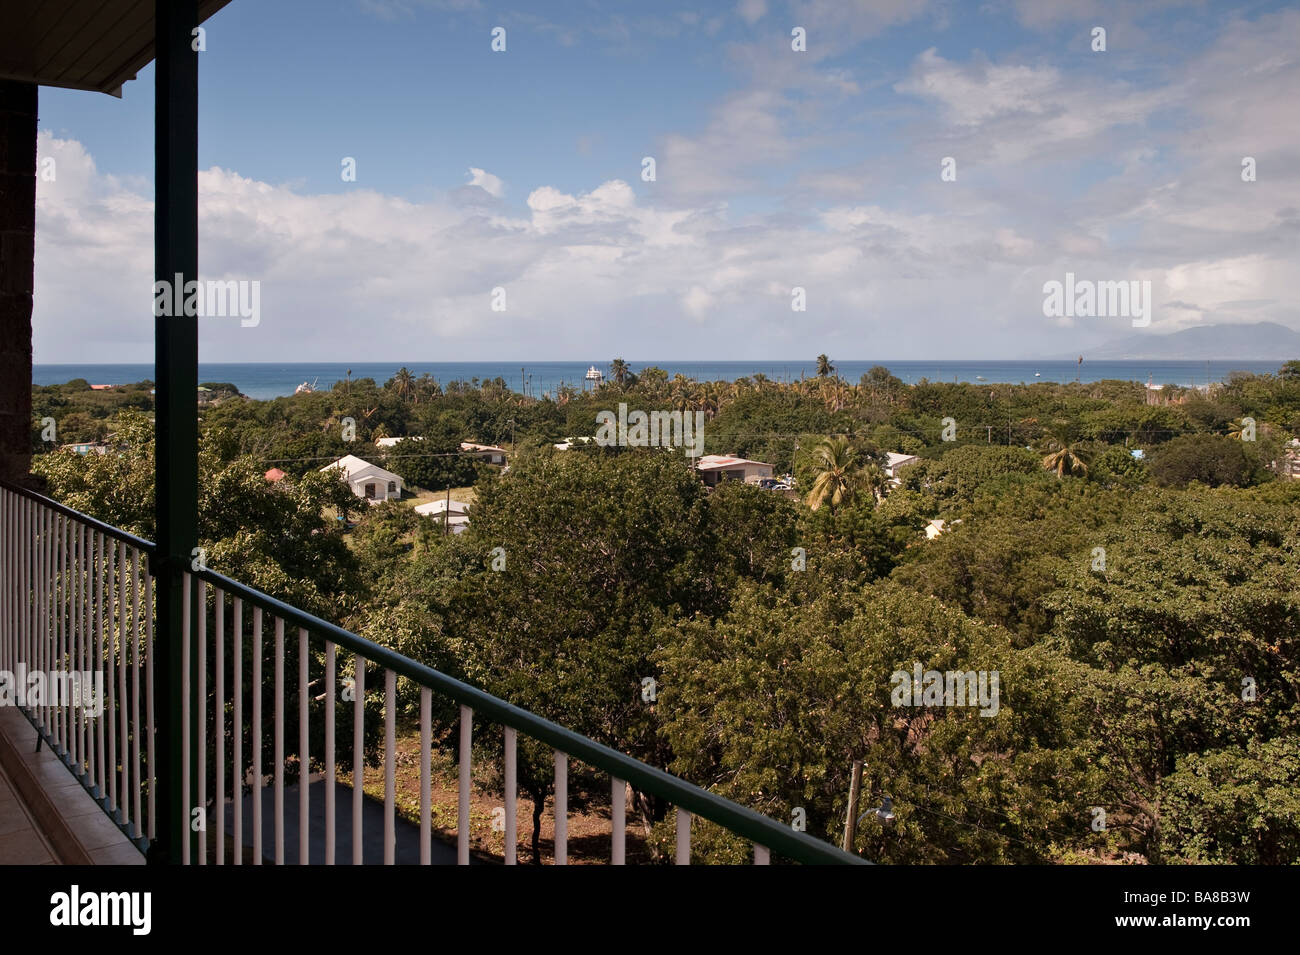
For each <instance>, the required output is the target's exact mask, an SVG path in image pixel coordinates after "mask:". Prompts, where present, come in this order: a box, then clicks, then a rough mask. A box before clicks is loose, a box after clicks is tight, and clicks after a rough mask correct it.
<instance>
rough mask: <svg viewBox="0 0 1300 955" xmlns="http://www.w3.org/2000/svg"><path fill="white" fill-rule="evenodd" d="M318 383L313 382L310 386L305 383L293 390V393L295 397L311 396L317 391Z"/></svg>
mask: <svg viewBox="0 0 1300 955" xmlns="http://www.w3.org/2000/svg"><path fill="white" fill-rule="evenodd" d="M316 381H320V379H319V378H317V379H316ZM316 381H313V382H312V383H311V384H310V385H309V384H307V382H305V381H304V382H303V383H302V384H301V385H299V386H298V387H297V388H295V389H293V393H294V394H295V395H309V394H311V393H312V392H313V391H315V390H316Z"/></svg>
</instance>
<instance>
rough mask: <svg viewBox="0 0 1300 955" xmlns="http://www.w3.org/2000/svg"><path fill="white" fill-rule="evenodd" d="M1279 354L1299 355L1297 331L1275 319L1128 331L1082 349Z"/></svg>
mask: <svg viewBox="0 0 1300 955" xmlns="http://www.w3.org/2000/svg"><path fill="white" fill-rule="evenodd" d="M1279 355H1300V332H1296V331H1293V330H1292V329H1290V328H1287V327H1286V326H1285V325H1279V324H1277V323H1276V322H1254V323H1251V324H1248V325H1198V326H1197V327H1195V328H1185V329H1183V330H1182V331H1180V332H1172V333H1170V334H1167V335H1157V334H1151V333H1146V334H1136V335H1128V336H1126V337H1124V338H1118V339H1115V340H1114V341H1111V342H1107V343H1106V344H1104V345H1099V346H1097V347H1095V348H1092V349H1090V350H1088V351H1086V352H1084V359H1085V360H1105V361H1133V360H1151V361H1266V360H1268V359H1271V358H1276V357H1278V356H1279ZM1062 357H1070V356H1062Z"/></svg>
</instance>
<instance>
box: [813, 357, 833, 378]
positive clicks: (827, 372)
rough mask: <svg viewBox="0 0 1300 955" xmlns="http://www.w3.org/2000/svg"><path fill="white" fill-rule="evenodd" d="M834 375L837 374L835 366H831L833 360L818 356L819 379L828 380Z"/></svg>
mask: <svg viewBox="0 0 1300 955" xmlns="http://www.w3.org/2000/svg"><path fill="white" fill-rule="evenodd" d="M833 374H835V366H834V365H832V364H831V360H830V359H829V358H827V357H826V356H825V355H818V356H817V377H818V378H828V377H830V376H831V375H833Z"/></svg>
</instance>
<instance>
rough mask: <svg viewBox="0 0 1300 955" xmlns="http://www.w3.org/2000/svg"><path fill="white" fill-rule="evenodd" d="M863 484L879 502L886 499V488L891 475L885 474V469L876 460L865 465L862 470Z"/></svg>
mask: <svg viewBox="0 0 1300 955" xmlns="http://www.w3.org/2000/svg"><path fill="white" fill-rule="evenodd" d="M860 478H861V481H862V486H863V488H864V489H865V490H868V491H870V492H871V496H872V497H874V498H875V499H876V503H877V504H879V503H880V502H881V501H883V500H884V499H885V488H886V487H888V486H889V476H888V475H887V474H885V469H884V468H882V467H881V466H880V465H879V464H877V463H876V462H875V461H872V462H870V463H868V464H865V465H863V467H862V470H861V472H860Z"/></svg>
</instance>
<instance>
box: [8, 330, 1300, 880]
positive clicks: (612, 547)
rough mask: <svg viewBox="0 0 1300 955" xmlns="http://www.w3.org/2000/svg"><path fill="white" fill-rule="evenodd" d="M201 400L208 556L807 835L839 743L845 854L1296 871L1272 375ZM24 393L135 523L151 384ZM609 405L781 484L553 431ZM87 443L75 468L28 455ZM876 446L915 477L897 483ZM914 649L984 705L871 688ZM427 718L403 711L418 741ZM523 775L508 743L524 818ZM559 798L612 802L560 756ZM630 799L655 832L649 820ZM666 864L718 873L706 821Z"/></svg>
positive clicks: (726, 844)
mask: <svg viewBox="0 0 1300 955" xmlns="http://www.w3.org/2000/svg"><path fill="white" fill-rule="evenodd" d="M823 358H825V356H823ZM213 392H214V394H215V395H216V397H215V398H214V399H212V401H211V403H209V404H206V405H205V406H204V407H203V408H202V410H201V419H202V425H203V447H202V454H201V460H200V472H201V475H202V488H201V495H202V505H201V507H202V523H201V527H200V544H201V545H202V546H204V547H205V548H206V549H207V551H208V562H209V565H210V566H212V567H214V568H215V569H217V570H219V571H221V572H222V573H226V574H228V575H230V576H232V577H237V578H240V579H243V580H246V581H247V582H248V583H250V584H252V585H254V586H257V587H259V588H260V589H263V590H265V591H267V592H269V593H271V594H273V595H275V596H278V597H282V598H283V599H285V600H288V601H290V602H292V603H295V604H297V605H299V606H302V607H304V608H305V609H308V610H310V611H312V612H314V613H317V614H319V615H321V616H324V617H327V618H331V619H334V620H337V621H339V622H340V623H342V624H344V625H345V626H349V627H350V628H352V629H354V630H356V631H357V632H359V633H362V634H363V635H365V636H368V637H369V638H371V639H373V640H376V641H378V642H382V643H386V644H388V645H390V646H392V647H394V648H395V649H397V650H398V651H400V652H402V653H404V654H407V655H408V656H411V657H414V658H416V659H418V660H420V661H422V662H425V663H428V664H429V665H431V666H434V667H437V668H438V669H441V670H443V671H445V672H448V673H451V674H453V675H455V676H458V677H460V678H462V679H465V680H468V681H470V682H472V683H475V684H477V685H479V686H482V687H484V688H485V689H487V690H489V691H490V692H492V693H494V694H497V695H499V696H502V697H504V698H506V699H509V700H511V701H512V702H514V703H516V704H518V705H521V706H524V707H526V708H528V709H530V710H532V711H534V712H537V713H540V714H542V715H544V716H547V717H550V718H552V719H555V720H557V721H558V722H561V723H563V724H565V725H567V726H569V727H571V728H572V729H574V730H576V731H578V732H581V733H584V734H586V735H588V736H590V737H592V738H595V739H597V740H600V741H602V742H606V743H608V744H610V745H612V746H615V747H617V748H620V749H622V750H624V751H626V752H629V753H631V754H633V755H635V756H637V757H639V758H642V759H645V760H647V761H649V762H652V763H655V764H656V765H661V766H665V767H667V768H670V769H672V770H673V771H675V772H678V773H680V774H682V775H683V776H685V777H686V778H689V779H691V780H693V781H695V782H697V783H699V784H701V785H704V786H706V787H709V788H711V789H713V790H715V791H717V792H718V793H720V794H722V795H724V796H727V797H728V798H731V799H734V800H737V801H739V802H742V803H745V804H747V805H750V806H753V807H754V808H756V809H758V810H760V811H762V812H765V813H767V814H769V815H771V816H772V817H774V818H777V819H780V820H783V821H789V822H792V823H798V824H803V825H806V827H807V829H808V831H809V832H811V833H812V834H814V835H816V836H818V837H821V838H825V839H828V840H831V841H835V842H837V843H838V842H839V840H840V837H841V834H842V831H843V826H844V822H845V813H846V811H847V796H848V792H849V784H850V779H849V776H850V767H851V765H852V763H853V761H854V760H855V759H856V760H862V761H863V762H864V766H865V771H864V780H863V800H864V804H863V807H861V808H862V809H870V808H871V807H873V806H876V805H879V804H881V801H882V800H883V799H884V798H885V797H889V798H891V799H892V800H893V802H892V805H893V807H894V808H893V811H894V814H895V816H894V819H893V820H892V821H890V822H881V821H880V819H879V817H877V816H876V815H874V814H871V813H868V815H867V817H866V818H865V819H864V821H863V824H862V826H861V827H860V828H859V831H858V836H857V842H856V845H855V848H856V850H857V851H859V852H862V853H863V854H864V855H866V856H868V857H870V858H873V859H877V860H880V861H890V862H916V861H922V862H989V863H991V862H1048V861H1055V862H1078V861H1114V860H1122V859H1133V858H1137V859H1144V860H1148V861H1152V862H1238V863H1270V864H1271V863H1295V862H1297V861H1300V798H1298V797H1297V792H1300V742H1298V740H1300V519H1298V518H1300V482H1298V481H1291V480H1286V479H1284V477H1283V475H1284V473H1285V471H1286V470H1287V467H1288V460H1289V459H1288V457H1287V455H1288V454H1297V453H1300V452H1297V451H1296V450H1295V449H1294V448H1292V447H1291V446H1289V445H1288V444H1287V442H1289V441H1290V440H1291V439H1292V438H1293V437H1295V436H1296V435H1297V434H1300V364H1297V363H1295V362H1292V363H1288V364H1287V365H1285V366H1283V368H1282V369H1281V373H1280V374H1278V375H1262V376H1256V375H1235V376H1233V377H1232V378H1231V379H1230V380H1229V381H1228V382H1226V383H1224V384H1223V385H1221V386H1218V387H1216V388H1214V389H1211V390H1209V391H1196V390H1191V389H1180V388H1176V387H1166V388H1164V389H1160V390H1159V391H1156V390H1154V389H1152V390H1149V389H1146V388H1144V387H1143V386H1141V385H1140V384H1133V383H1129V382H1117V381H1111V382H1100V383H1095V384H1065V385H1060V384H1051V383H1041V384H1032V385H1021V386H1010V385H1002V384H999V385H971V384H946V383H936V382H925V381H923V382H921V383H919V384H917V385H915V386H911V387H909V386H907V385H904V384H903V383H902V382H901V381H899V380H898V379H897V378H895V377H894V376H893V375H891V374H889V372H888V371H887V370H886V369H884V368H876V369H873V370H872V371H871V372H870V373H868V374H867V375H864V376H863V377H862V379H861V380H860V381H859V382H858V383H857V384H856V385H855V384H851V383H849V382H846V381H844V380H843V379H842V378H840V377H839V376H838V375H837V374H836V373H835V369H834V365H833V363H832V362H831V361H830V360H829V359H825V360H824V361H821V360H819V374H818V375H817V377H816V378H812V379H808V380H805V381H797V382H789V383H778V382H773V381H770V380H767V379H765V378H763V377H762V376H755V377H753V378H750V379H742V380H740V381H737V382H695V381H691V380H688V379H685V378H682V377H681V376H677V377H676V378H672V379H670V378H669V377H668V376H667V375H666V374H665V373H663V372H662V371H661V370H659V369H654V368H649V369H643V370H642V371H641V372H640V373H639V374H634V373H633V372H632V371H631V369H630V367H629V366H627V364H626V363H625V362H621V361H618V362H615V364H614V365H613V366H611V375H610V379H609V380H608V382H607V384H605V385H604V386H602V387H601V388H599V389H598V390H596V391H595V392H588V393H582V392H577V391H574V390H572V389H567V388H566V389H563V390H562V392H561V393H559V394H555V395H548V396H545V397H543V398H541V399H536V398H531V397H530V398H525V397H522V396H520V395H519V394H517V393H514V392H511V391H510V390H509V389H508V388H507V387H506V385H505V383H504V382H503V381H500V380H499V379H498V380H496V381H489V382H451V383H448V384H447V385H445V386H443V385H440V384H439V383H438V382H435V381H433V380H432V379H430V378H428V377H427V376H425V377H416V376H414V375H412V374H411V373H410V372H408V371H406V370H405V369H402V370H400V371H399V372H398V373H397V374H396V375H395V376H394V377H393V378H392V379H391V380H389V381H388V382H386V383H384V384H383V385H380V384H378V383H376V382H374V381H372V380H370V379H360V380H352V379H351V378H350V377H349V379H347V380H345V381H341V382H338V383H337V384H335V385H334V387H332V388H330V389H327V390H321V391H317V392H314V393H306V394H302V395H297V396H294V397H292V398H280V399H276V400H274V401H268V402H257V401H249V400H246V399H243V398H242V397H240V396H237V395H232V394H231V393H230V391H229V389H222V388H218V387H217V386H215V385H214V386H213ZM34 394H35V403H36V410H37V417H38V420H37V421H35V422H34V423H33V442H34V448H35V450H37V451H39V452H44V453H41V454H38V456H37V464H36V469H37V470H38V472H39V473H41V474H43V475H44V476H45V478H46V480H47V481H48V483H49V486H50V488H51V492H52V493H53V495H54V496H55V497H57V498H58V499H60V500H62V501H64V502H65V503H67V504H69V505H70V506H72V507H75V508H77V509H78V510H82V511H84V512H86V513H89V514H91V515H93V516H95V517H98V518H100V519H102V520H105V521H108V522H110V523H113V524H116V525H118V526H121V527H124V528H126V529H128V530H131V531H133V532H135V533H138V534H141V535H143V536H149V535H150V534H152V532H153V518H152V481H153V461H152V434H151V424H150V421H149V418H148V416H147V414H148V411H149V404H150V402H149V400H148V395H149V389H148V387H147V386H140V387H132V388H125V389H114V390H110V391H103V390H100V391H92V390H91V389H90V388H89V386H88V385H87V384H86V383H85V382H71V383H68V384H67V385H61V386H54V387H50V388H36V389H34ZM620 402H626V403H627V404H628V405H629V407H631V408H636V409H640V410H644V411H652V410H675V411H685V412H696V411H698V412H700V413H701V414H702V415H703V416H704V419H705V422H706V427H705V450H706V452H708V453H734V454H739V455H742V456H745V457H749V458H753V459H757V460H760V461H764V462H767V463H770V464H772V465H773V466H774V473H776V474H784V473H790V474H793V475H794V476H795V479H796V484H795V490H793V491H791V492H789V493H785V492H782V491H769V490H763V489H759V488H757V487H754V486H746V485H741V484H738V483H723V484H722V485H721V486H720V487H718V488H716V489H711V490H710V489H706V488H705V486H704V484H703V483H702V482H701V481H700V480H699V477H698V476H697V475H696V474H695V473H694V472H693V469H692V466H691V460H690V458H689V457H687V456H686V455H684V454H683V453H682V452H681V450H680V449H671V448H669V449H664V448H601V447H598V446H596V445H594V444H582V443H579V444H576V445H575V446H574V447H573V448H572V449H571V450H564V451H560V450H555V449H554V448H552V447H551V445H553V444H555V443H557V442H561V441H563V440H564V439H566V438H573V437H582V436H586V435H591V434H593V433H594V432H595V416H596V413H597V412H598V411H602V410H610V409H613V408H616V407H617V405H618V403H620ZM44 417H52V418H54V419H55V421H56V423H57V424H58V428H57V431H58V435H59V436H58V438H57V440H51V439H49V438H47V437H46V436H45V434H44V425H43V424H42V422H41V421H40V420H39V419H41V418H44ZM381 437H406V438H412V439H414V438H419V439H420V440H418V441H417V440H410V441H404V442H402V443H399V444H397V445H396V446H395V447H392V448H387V449H382V448H378V447H376V446H375V445H374V443H373V442H374V441H375V439H376V438H381ZM93 439H102V440H104V441H105V442H106V444H107V445H108V453H105V454H95V453H90V454H85V455H79V454H75V453H71V452H68V451H57V450H55V446H56V445H57V444H58V443H68V442H71V441H74V440H80V441H86V440H93ZM462 441H473V442H479V443H485V444H500V445H503V446H506V447H507V448H508V449H509V451H510V466H509V469H508V470H507V471H505V472H504V473H503V472H502V470H501V469H500V468H498V467H494V466H489V465H484V464H482V463H481V462H480V461H479V460H478V459H476V458H474V457H472V456H470V455H465V454H461V453H460V442H462ZM885 452H895V453H906V454H912V455H917V456H918V457H919V459H920V460H919V461H917V462H915V463H912V464H910V465H906V466H903V467H902V468H901V469H900V470H899V471H898V473H897V474H896V475H894V476H893V479H892V480H891V479H890V476H889V475H888V474H887V473H886V471H885V467H886V457H885ZM345 453H353V454H358V455H359V456H361V457H364V458H366V459H367V460H372V461H374V462H375V463H378V464H382V465H384V466H385V467H388V468H390V469H392V470H395V471H397V472H398V473H399V474H401V475H403V477H404V478H405V479H406V481H407V484H408V485H409V486H413V487H414V489H415V490H417V491H421V490H423V491H441V490H443V489H445V488H465V487H468V486H470V485H473V494H472V505H471V508H470V521H469V525H468V529H467V530H466V531H465V533H463V534H455V535H452V534H446V533H444V531H445V530H447V528H444V527H443V526H442V525H440V524H438V523H436V522H435V521H434V520H432V519H430V518H427V517H422V516H420V515H418V514H416V513H415V512H414V511H413V509H412V508H411V507H410V502H409V501H403V502H400V503H397V502H393V503H386V504H383V505H378V506H372V507H367V506H365V505H364V504H363V503H362V502H361V501H359V500H358V499H357V498H355V497H353V495H352V493H351V492H350V491H349V490H348V488H347V487H346V486H345V485H344V484H343V483H341V482H340V481H338V480H337V479H336V477H335V476H334V475H332V474H322V473H320V471H319V469H320V467H321V466H322V465H324V464H326V463H329V461H331V460H333V459H334V458H336V457H339V456H341V455H342V454H345ZM273 466H274V467H278V468H280V469H281V470H283V471H284V472H286V474H287V477H286V478H284V479H283V480H281V481H278V482H276V481H269V480H267V478H266V477H264V472H266V470H267V469H268V468H271V467H273ZM940 521H942V523H941V524H940V523H938V522H940ZM917 666H919V667H920V669H921V670H922V671H938V672H940V673H946V672H948V671H955V672H961V673H966V672H970V673H972V675H974V674H977V673H978V674H986V675H988V674H995V675H996V676H997V678H998V681H999V682H998V686H999V693H1000V696H999V698H998V701H997V706H996V707H995V708H994V709H995V712H989V713H986V714H984V715H982V713H983V711H982V710H981V709H980V708H977V707H974V706H961V705H943V706H939V705H930V704H927V705H923V706H900V705H898V703H897V700H896V698H895V695H894V694H895V689H896V686H897V683H898V674H899V673H903V674H909V673H913V672H915V668H916V667H917ZM416 701H417V697H416V695H415V694H414V692H413V691H412V688H410V687H406V686H404V685H402V686H399V703H400V705H401V706H402V707H403V709H404V710H405V711H406V712H407V713H408V714H411V713H414V712H415V709H414V708H415V705H416ZM985 709H988V708H987V707H985ZM456 716H457V714H456V711H455V707H451V706H445V705H440V706H439V707H435V713H434V720H435V723H436V724H437V727H438V728H439V729H440V731H442V732H448V731H450V730H452V729H453V728H454V726H455V720H456ZM476 740H477V741H478V745H479V746H480V747H481V748H482V749H483V750H484V755H485V756H493V755H495V751H496V750H497V749H499V747H500V745H501V744H500V734H498V733H489V734H477V733H476ZM549 760H550V754H549V752H547V751H544V750H542V749H541V748H539V747H536V748H535V747H532V746H530V745H528V744H527V743H525V742H524V741H521V746H520V767H519V770H520V776H519V782H520V785H521V787H522V788H523V789H524V790H525V792H527V793H528V794H529V795H531V796H532V797H533V798H534V800H535V801H536V802H537V803H538V804H539V805H540V804H541V803H542V802H543V801H544V799H545V797H546V795H547V792H548V789H549V786H550V779H551V776H550V768H551V767H550V763H549ZM571 786H572V791H571V800H572V802H573V804H574V805H581V804H582V803H583V802H584V801H588V802H600V801H601V800H605V799H607V798H608V788H607V787H608V782H607V780H606V779H605V778H603V777H599V776H598V775H595V774H591V775H587V774H586V773H585V771H584V770H583V769H582V767H577V766H575V767H574V775H573V778H572V780H571ZM632 805H633V807H634V810H635V811H636V812H637V813H638V814H639V817H640V821H641V823H642V825H643V826H644V830H645V832H646V833H647V835H648V837H649V839H650V843H651V845H652V846H657V847H662V846H667V845H669V844H670V842H671V828H672V824H673V820H672V814H671V813H667V814H666V811H667V809H668V807H666V806H663V805H660V804H658V803H657V802H656V801H655V800H653V799H649V798H645V797H644V796H638V798H636V799H635V800H634V802H633V804H632ZM539 811H540V810H539ZM1099 819H1104V820H1105V825H1104V826H1101V825H1099V824H1098V820H1099ZM534 838H536V833H534ZM535 845H536V843H535ZM693 847H694V850H693V851H694V852H695V853H696V854H697V856H698V857H699V858H700V859H702V860H703V859H713V860H732V861H739V860H741V859H742V858H744V857H745V855H746V853H747V852H748V847H746V846H743V845H739V844H737V843H736V842H735V841H734V840H732V839H730V838H729V837H727V836H726V835H725V834H724V833H721V832H719V831H716V830H715V829H713V828H712V827H709V826H701V827H700V829H699V830H698V831H697V833H696V836H695V838H694V840H693Z"/></svg>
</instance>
